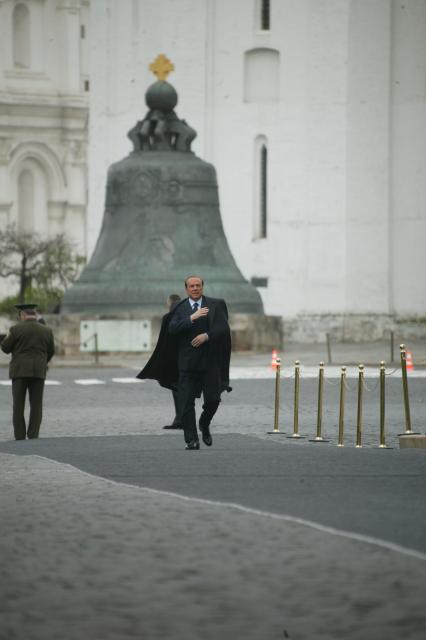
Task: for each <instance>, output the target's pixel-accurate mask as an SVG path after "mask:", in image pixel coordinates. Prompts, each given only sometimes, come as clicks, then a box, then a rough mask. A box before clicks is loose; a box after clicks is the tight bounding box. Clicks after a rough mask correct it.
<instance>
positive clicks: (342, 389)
mask: <svg viewBox="0 0 426 640" xmlns="http://www.w3.org/2000/svg"><path fill="white" fill-rule="evenodd" d="M345 391H346V367H342V373H341V374H340V407H339V439H338V442H337V446H338V447H344V446H345V445H344V444H343V428H344V421H345Z"/></svg>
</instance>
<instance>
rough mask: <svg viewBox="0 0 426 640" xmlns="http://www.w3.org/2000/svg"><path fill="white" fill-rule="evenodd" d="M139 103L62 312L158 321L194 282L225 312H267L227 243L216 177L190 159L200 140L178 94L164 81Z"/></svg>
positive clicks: (206, 165) (211, 169)
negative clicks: (89, 248)
mask: <svg viewBox="0 0 426 640" xmlns="http://www.w3.org/2000/svg"><path fill="white" fill-rule="evenodd" d="M145 99H146V103H147V105H148V107H149V111H148V113H147V115H146V116H145V118H144V119H143V120H142V121H140V122H138V123H137V124H136V125H135V127H134V128H133V129H132V130H131V131H130V132H129V134H128V136H129V138H130V139H131V141H132V143H133V146H134V150H133V151H132V152H131V153H130V154H129V155H128V156H127V157H126V158H124V159H123V160H120V161H119V162H117V163H115V164H113V165H111V167H110V168H109V171H108V180H107V188H106V203H105V213H104V219H103V224H102V228H101V232H100V235H99V238H98V241H97V244H96V247H95V251H94V253H93V255H92V257H91V259H90V261H89V263H88V264H87V266H86V267H85V269H84V270H83V272H82V274H81V276H80V278H79V280H78V281H77V282H76V283H75V284H74V285H73V286H72V287H71V288H70V289H68V291H67V292H66V294H65V297H64V300H63V304H62V307H61V313H96V314H111V313H119V312H133V311H134V312H140V311H143V312H153V313H158V312H160V313H164V306H165V300H166V298H167V296H168V295H169V294H170V293H173V292H177V293H182V292H183V291H184V280H185V278H186V277H187V276H188V275H191V274H195V275H200V276H202V277H203V278H204V279H205V292H206V295H210V296H213V297H221V298H222V297H223V298H225V300H226V301H227V303H228V304H229V308H230V310H231V311H233V312H241V313H263V307H262V301H261V298H260V295H259V293H258V291H257V290H256V289H255V288H254V287H253V286H252V285H250V284H249V283H248V282H247V281H246V280H245V279H244V277H243V276H242V274H241V272H240V270H239V269H238V267H237V265H236V264H235V261H234V258H233V257H232V254H231V251H230V249H229V247H228V243H227V241H226V238H225V234H224V231H223V226H222V221H221V216H220V210H219V198H218V187H217V179H216V171H215V169H214V167H213V165H211V164H209V163H207V162H204V161H203V160H201V159H200V158H197V157H196V156H195V155H194V153H193V152H192V151H191V142H192V140H193V139H194V138H195V136H196V132H195V131H194V130H193V129H192V128H191V127H190V126H189V125H188V124H187V123H186V122H185V120H180V119H179V118H178V117H177V115H176V113H175V112H174V108H175V106H176V104H177V93H176V91H175V89H174V88H173V86H172V85H171V84H169V83H168V82H167V81H165V80H163V79H160V80H158V81H157V82H155V83H154V84H153V85H151V86H150V87H149V88H148V91H147V92H146V98H145Z"/></svg>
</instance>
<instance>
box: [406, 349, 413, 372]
mask: <svg viewBox="0 0 426 640" xmlns="http://www.w3.org/2000/svg"><path fill="white" fill-rule="evenodd" d="M405 365H406V367H407V371H409V372H410V371H414V365H413V354H412V353H411V351H406V352H405Z"/></svg>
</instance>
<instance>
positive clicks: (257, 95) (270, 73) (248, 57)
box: [244, 48, 280, 103]
mask: <svg viewBox="0 0 426 640" xmlns="http://www.w3.org/2000/svg"><path fill="white" fill-rule="evenodd" d="M279 95H280V54H279V51H277V50H276V49H267V48H258V49H251V50H250V51H246V52H245V54H244V102H258V103H260V102H278V100H279Z"/></svg>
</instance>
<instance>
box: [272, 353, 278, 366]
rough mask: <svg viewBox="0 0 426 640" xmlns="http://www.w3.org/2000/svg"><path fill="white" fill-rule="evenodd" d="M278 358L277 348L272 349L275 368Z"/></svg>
mask: <svg viewBox="0 0 426 640" xmlns="http://www.w3.org/2000/svg"><path fill="white" fill-rule="evenodd" d="M277 358H278V353H277V350H276V349H272V358H271V367H272V368H273V369H275V368H276V366H277Z"/></svg>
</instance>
